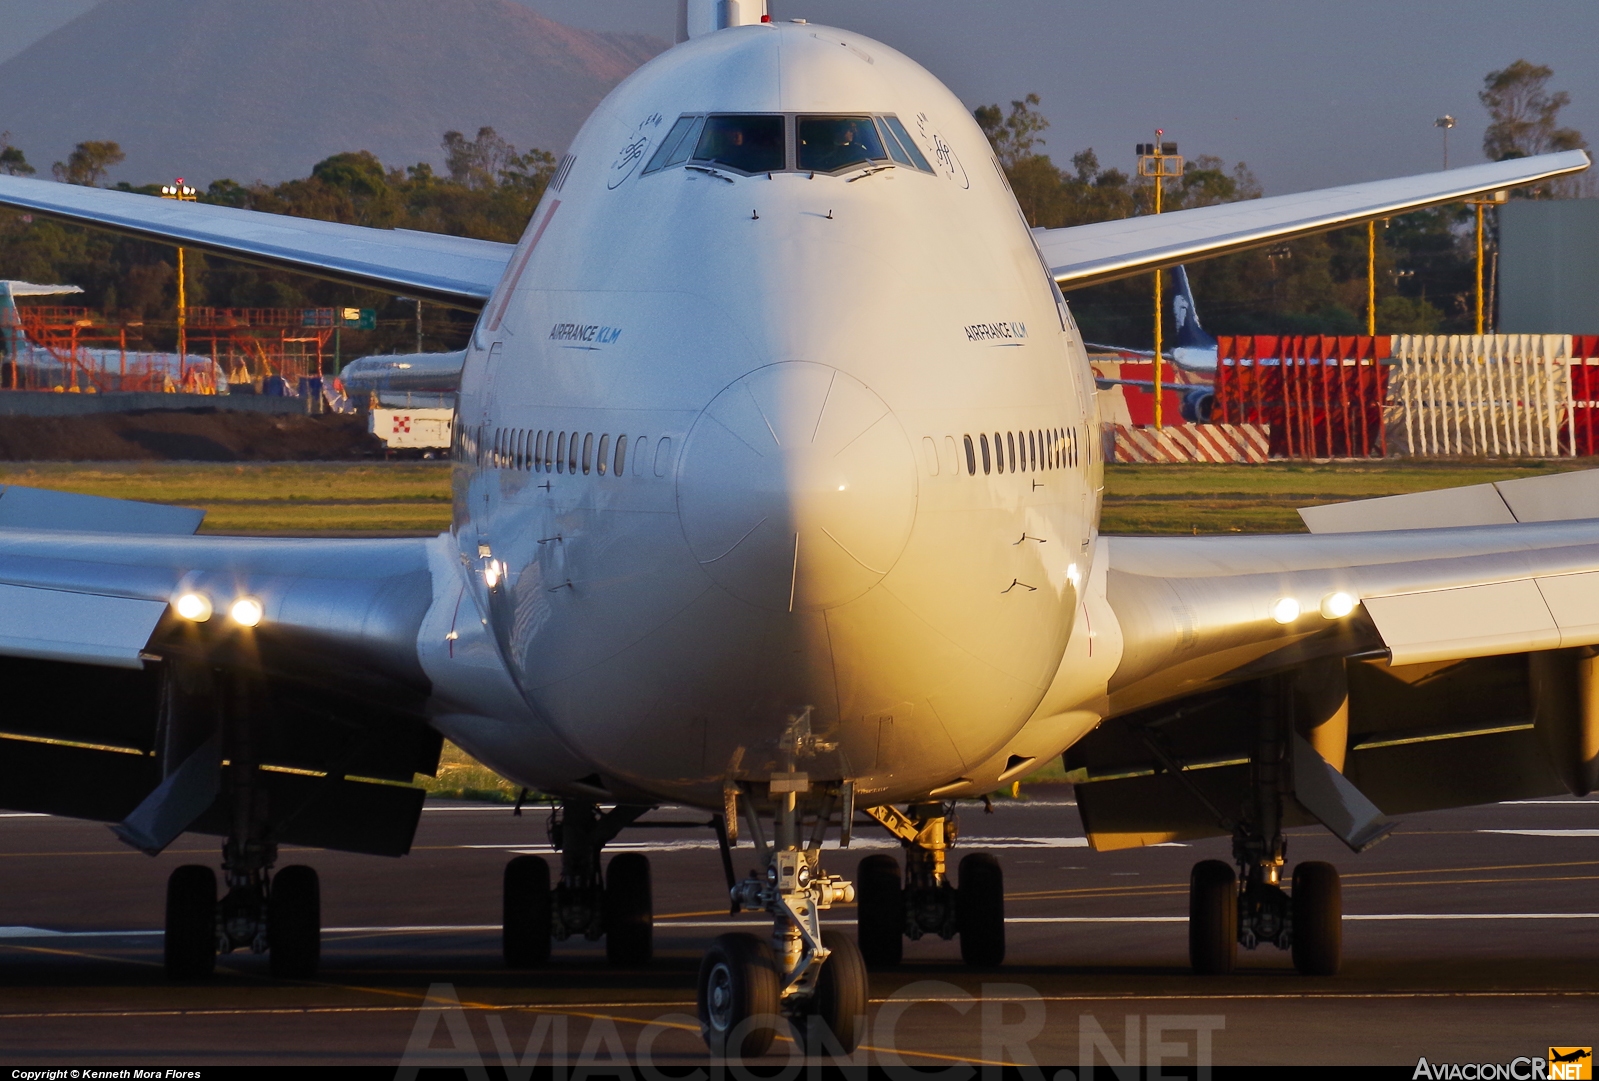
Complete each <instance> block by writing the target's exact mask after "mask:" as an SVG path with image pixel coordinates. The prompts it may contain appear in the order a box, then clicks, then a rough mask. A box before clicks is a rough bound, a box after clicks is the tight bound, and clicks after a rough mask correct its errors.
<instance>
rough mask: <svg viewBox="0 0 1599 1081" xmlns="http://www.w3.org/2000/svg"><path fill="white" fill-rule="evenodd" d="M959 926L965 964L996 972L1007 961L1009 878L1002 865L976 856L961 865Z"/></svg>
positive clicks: (988, 857) (957, 907) (983, 855)
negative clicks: (1006, 930)
mask: <svg viewBox="0 0 1599 1081" xmlns="http://www.w3.org/2000/svg"><path fill="white" fill-rule="evenodd" d="M955 922H956V925H957V926H958V927H959V928H960V936H961V960H963V961H965V962H966V963H967V964H968V965H971V966H972V967H974V968H992V967H994V966H996V965H999V964H1002V963H1003V962H1004V960H1005V877H1004V872H1002V871H1001V870H1000V867H999V861H998V860H997V859H995V858H994V857H993V856H991V855H990V854H989V853H987V852H973V853H972V854H971V855H969V856H967V857H966V858H965V859H963V860H961V865H960V885H959V887H958V888H957V889H956V891H955Z"/></svg>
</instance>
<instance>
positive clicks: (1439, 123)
mask: <svg viewBox="0 0 1599 1081" xmlns="http://www.w3.org/2000/svg"><path fill="white" fill-rule="evenodd" d="M1432 126H1433V127H1435V128H1442V129H1443V133H1444V168H1445V169H1448V168H1449V129H1450V128H1452V127H1454V126H1455V118H1454V117H1452V116H1450V115H1449V114H1448V113H1445V114H1444V115H1443V116H1440V117H1439V118H1438V119H1437V120H1434V121H1433V122H1432Z"/></svg>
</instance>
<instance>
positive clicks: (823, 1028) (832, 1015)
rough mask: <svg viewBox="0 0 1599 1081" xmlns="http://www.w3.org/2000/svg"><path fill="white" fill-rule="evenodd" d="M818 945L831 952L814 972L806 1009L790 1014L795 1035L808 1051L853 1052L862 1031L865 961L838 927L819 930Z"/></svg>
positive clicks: (868, 984) (864, 1002) (858, 1043)
mask: <svg viewBox="0 0 1599 1081" xmlns="http://www.w3.org/2000/svg"><path fill="white" fill-rule="evenodd" d="M822 945H823V946H826V947H827V948H828V950H829V951H831V952H830V953H829V954H828V958H827V960H826V961H825V962H823V964H822V971H821V972H820V973H818V974H817V977H816V992H815V995H814V996H813V997H812V999H811V1002H810V1009H809V1010H808V1011H806V1012H805V1013H803V1014H801V1015H799V1016H797V1017H795V1018H794V1022H793V1023H794V1027H795V1029H796V1030H799V1031H797V1032H796V1036H797V1038H798V1039H799V1042H800V1046H801V1047H803V1048H805V1050H806V1053H807V1054H809V1055H827V1054H834V1055H837V1054H844V1055H849V1054H853V1053H854V1051H855V1049H856V1048H857V1047H859V1046H860V1042H861V1039H862V1037H864V1036H865V1035H866V1002H867V992H868V990H869V987H870V982H869V978H868V977H867V975H866V962H865V961H863V960H861V951H860V950H859V949H857V948H856V946H855V940H854V939H852V938H850V937H849V936H848V935H847V934H845V933H844V932H842V931H823V932H822ZM802 1025H803V1029H801V1026H802Z"/></svg>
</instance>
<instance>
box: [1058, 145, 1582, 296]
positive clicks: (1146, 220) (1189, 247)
mask: <svg viewBox="0 0 1599 1081" xmlns="http://www.w3.org/2000/svg"><path fill="white" fill-rule="evenodd" d="M1587 167H1588V155H1587V154H1586V153H1585V152H1583V151H1581V150H1570V151H1566V152H1564V153H1560V154H1541V155H1539V156H1537V157H1532V158H1518V159H1515V160H1513V161H1499V162H1492V163H1490V164H1487V165H1473V166H1470V167H1469V168H1465V169H1451V170H1449V171H1447V172H1442V173H1424V174H1422V175H1420V176H1408V177H1402V178H1400V179H1396V180H1375V181H1371V182H1370V183H1365V184H1348V185H1345V186H1343V187H1337V188H1323V189H1321V190H1319V191H1307V192H1300V193H1298V194H1295V195H1278V196H1273V197H1272V198H1270V199H1248V200H1244V201H1241V202H1236V203H1222V204H1220V205H1218V206H1205V207H1197V208H1195V209H1193V210H1178V211H1173V212H1172V213H1170V214H1159V215H1155V214H1149V215H1144V216H1142V217H1136V218H1124V219H1122V220H1120V221H1104V222H1096V223H1094V224H1092V225H1075V226H1072V227H1071V228H1068V229H1045V230H1041V231H1038V232H1035V233H1034V234H1033V236H1034V237H1035V238H1036V239H1037V241H1038V246H1039V249H1040V250H1041V251H1042V252H1043V254H1044V261H1045V262H1047V263H1048V264H1049V268H1050V270H1051V272H1052V273H1053V274H1054V276H1055V280H1056V281H1057V282H1058V283H1059V284H1060V286H1061V288H1063V289H1069V288H1077V287H1080V286H1085V285H1097V284H1098V283H1100V282H1107V281H1114V280H1116V279H1117V278H1125V277H1130V276H1131V275H1134V274H1139V273H1144V272H1147V271H1152V270H1156V269H1158V268H1161V267H1169V266H1176V265H1177V264H1179V263H1183V262H1187V261H1190V260H1194V259H1199V258H1204V257H1208V256H1212V255H1225V254H1227V253H1229V252H1235V251H1243V250H1245V249H1248V248H1258V247H1261V246H1263V245H1266V244H1276V243H1279V242H1281V241H1284V240H1292V239H1293V238H1295V237H1300V236H1306V235H1309V234H1311V233H1319V232H1324V231H1326V230H1328V229H1337V228H1340V227H1342V226H1346V225H1358V224H1360V223H1361V222H1366V221H1371V220H1373V219H1376V218H1387V217H1392V216H1393V215H1395V214H1403V213H1406V212H1407V211H1411V210H1422V209H1424V208H1426V207H1429V206H1437V205H1438V204H1440V203H1454V202H1459V201H1460V200H1462V199H1469V198H1471V197H1472V196H1476V195H1486V194H1488V193H1489V192H1495V191H1502V190H1504V189H1506V188H1517V187H1525V186H1526V185H1529V184H1536V183H1540V182H1542V181H1545V180H1550V179H1553V178H1555V177H1559V176H1565V175H1568V174H1570V173H1577V172H1581V171H1582V170H1584V169H1586V168H1587Z"/></svg>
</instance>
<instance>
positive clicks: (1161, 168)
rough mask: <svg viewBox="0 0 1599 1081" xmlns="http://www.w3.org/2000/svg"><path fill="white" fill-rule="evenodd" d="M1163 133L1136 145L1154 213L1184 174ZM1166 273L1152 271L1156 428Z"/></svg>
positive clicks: (1157, 424)
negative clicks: (1151, 187)
mask: <svg viewBox="0 0 1599 1081" xmlns="http://www.w3.org/2000/svg"><path fill="white" fill-rule="evenodd" d="M1165 134H1166V131H1165V129H1164V128H1156V129H1155V141H1154V142H1152V143H1139V144H1138V148H1137V154H1138V175H1139V176H1147V177H1149V178H1150V179H1151V180H1152V181H1153V182H1154V184H1155V206H1154V212H1155V213H1156V214H1159V213H1160V197H1161V192H1162V190H1163V189H1164V188H1165V185H1166V178H1167V177H1173V176H1182V175H1183V159H1182V157H1181V155H1179V154H1178V153H1177V144H1176V143H1165V142H1161V137H1162V136H1164V135H1165ZM1165 273H1166V271H1165V269H1164V268H1163V269H1160V270H1157V271H1155V430H1156V431H1157V432H1158V431H1160V430H1161V428H1162V426H1163V425H1162V423H1161V421H1162V417H1161V408H1160V396H1161V386H1160V382H1161V380H1160V376H1161V371H1160V365H1161V355H1160V346H1161V329H1162V315H1161V307H1162V302H1161V285H1162V283H1163V281H1164V279H1163V278H1162V277H1161V275H1163V274H1165Z"/></svg>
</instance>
